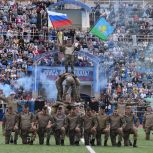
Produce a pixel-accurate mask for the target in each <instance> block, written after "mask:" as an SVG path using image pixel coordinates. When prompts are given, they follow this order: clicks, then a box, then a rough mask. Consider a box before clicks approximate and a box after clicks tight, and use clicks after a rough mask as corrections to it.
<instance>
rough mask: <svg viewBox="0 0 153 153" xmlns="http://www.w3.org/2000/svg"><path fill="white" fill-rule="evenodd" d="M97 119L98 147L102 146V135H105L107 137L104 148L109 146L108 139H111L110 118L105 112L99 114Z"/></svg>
mask: <svg viewBox="0 0 153 153" xmlns="http://www.w3.org/2000/svg"><path fill="white" fill-rule="evenodd" d="M96 119H97V122H98V126H97V134H96V139H97V145H98V146H100V145H101V135H102V134H104V135H105V138H104V146H107V141H108V138H109V127H108V125H109V117H108V115H106V114H105V113H104V112H103V113H101V112H99V113H98V114H97V115H96Z"/></svg>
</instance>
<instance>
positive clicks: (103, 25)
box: [90, 18, 114, 40]
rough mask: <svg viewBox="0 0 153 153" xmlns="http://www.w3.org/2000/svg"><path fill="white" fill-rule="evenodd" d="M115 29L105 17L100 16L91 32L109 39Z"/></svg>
mask: <svg viewBox="0 0 153 153" xmlns="http://www.w3.org/2000/svg"><path fill="white" fill-rule="evenodd" d="M113 31H114V28H113V27H112V26H111V25H110V24H109V23H108V22H107V21H106V20H105V19H104V18H100V19H99V20H98V21H97V23H96V24H95V26H94V27H93V28H92V29H91V31H90V32H91V33H92V34H93V35H95V36H97V37H99V38H100V39H101V40H107V39H108V37H109V36H110V35H111V34H112V33H113Z"/></svg>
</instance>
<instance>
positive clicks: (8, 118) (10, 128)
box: [2, 106, 18, 144]
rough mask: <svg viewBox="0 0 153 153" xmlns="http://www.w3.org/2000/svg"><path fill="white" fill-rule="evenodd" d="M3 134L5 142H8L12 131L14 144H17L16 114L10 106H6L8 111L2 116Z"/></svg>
mask: <svg viewBox="0 0 153 153" xmlns="http://www.w3.org/2000/svg"><path fill="white" fill-rule="evenodd" d="M2 130H3V135H4V136H5V144H9V143H10V138H11V134H12V132H14V140H13V142H14V144H17V140H18V116H17V114H16V113H15V112H13V108H12V106H9V107H8V112H6V114H5V115H4V117H3V122H2Z"/></svg>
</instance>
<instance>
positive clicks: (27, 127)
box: [19, 105, 36, 144]
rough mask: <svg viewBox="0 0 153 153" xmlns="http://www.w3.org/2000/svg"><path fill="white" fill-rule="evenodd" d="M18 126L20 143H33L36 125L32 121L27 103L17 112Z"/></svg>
mask: <svg viewBox="0 0 153 153" xmlns="http://www.w3.org/2000/svg"><path fill="white" fill-rule="evenodd" d="M19 127H20V132H21V138H22V143H23V144H29V143H30V144H33V141H34V140H35V137H36V125H35V123H34V115H33V114H32V113H31V112H29V109H28V106H27V105H25V106H24V108H23V111H22V112H21V113H20V114H19ZM29 134H31V136H29Z"/></svg>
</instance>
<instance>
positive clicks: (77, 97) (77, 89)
mask: <svg viewBox="0 0 153 153" xmlns="http://www.w3.org/2000/svg"><path fill="white" fill-rule="evenodd" d="M74 80H75V84H76V101H80V80H79V78H78V77H77V76H74Z"/></svg>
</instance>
